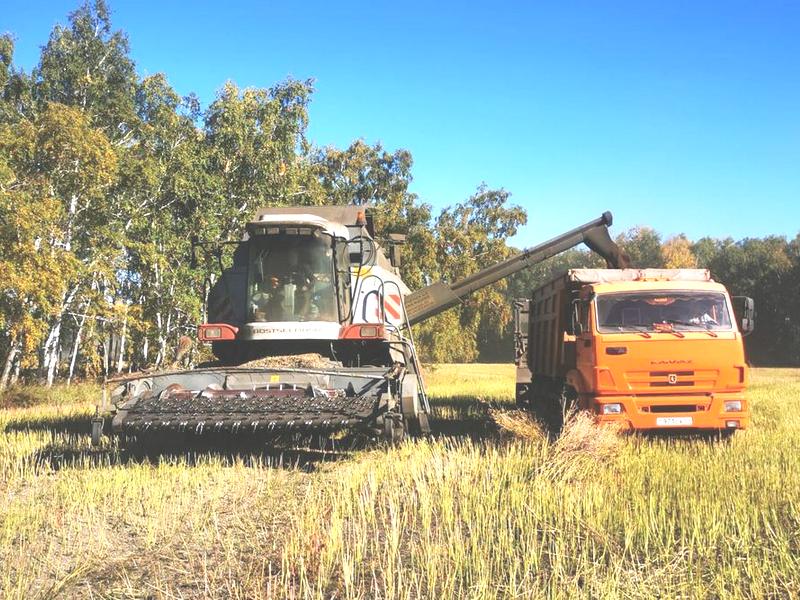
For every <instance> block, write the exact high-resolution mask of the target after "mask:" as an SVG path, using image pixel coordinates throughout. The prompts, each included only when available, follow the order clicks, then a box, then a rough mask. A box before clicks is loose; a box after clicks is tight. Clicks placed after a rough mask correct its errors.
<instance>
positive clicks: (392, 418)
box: [93, 206, 621, 443]
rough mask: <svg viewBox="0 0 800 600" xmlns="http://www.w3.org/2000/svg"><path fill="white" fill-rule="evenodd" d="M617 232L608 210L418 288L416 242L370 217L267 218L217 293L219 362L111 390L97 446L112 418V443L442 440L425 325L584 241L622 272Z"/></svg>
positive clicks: (285, 211)
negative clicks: (419, 336)
mask: <svg viewBox="0 0 800 600" xmlns="http://www.w3.org/2000/svg"><path fill="white" fill-rule="evenodd" d="M610 224H611V214H610V213H604V214H603V216H602V217H600V218H599V219H596V220H594V221H591V222H589V223H586V224H585V225H582V226H580V227H577V228H575V229H573V230H571V231H568V232H566V233H565V234H563V235H560V236H557V237H556V238H553V239H551V240H549V241H547V242H545V243H543V244H540V245H538V246H535V247H533V248H530V249H528V250H525V251H523V252H521V253H519V254H516V255H514V256H512V257H511V258H509V259H506V260H504V261H501V262H499V263H497V264H495V265H491V266H487V267H486V268H484V269H482V270H481V271H479V272H478V273H475V274H474V275H472V276H470V277H467V278H465V279H462V280H459V281H455V282H453V283H444V282H438V283H435V284H432V285H430V286H427V287H425V288H423V289H421V290H418V291H416V292H411V290H409V289H408V287H407V286H406V285H405V284H404V283H403V281H402V279H401V277H400V271H399V268H398V267H399V263H400V253H399V246H400V244H402V242H403V240H404V238H403V236H401V235H397V234H395V235H390V236H389V237H388V239H386V240H378V239H377V238H376V236H375V232H374V230H373V227H372V224H371V219H370V215H369V211H368V210H366V209H365V208H364V207H359V206H325V207H292V208H266V209H262V210H260V211H258V213H257V214H256V215H255V217H254V219H253V220H252V221H250V222H249V223H248V224H247V227H246V231H245V233H244V235H243V238H242V240H241V241H240V242H238V243H237V245H236V248H235V250H234V252H233V261H232V264H231V265H230V266H229V267H227V268H224V269H222V272H221V274H220V276H219V278H218V279H217V281H216V282H215V284H214V285H213V287H212V289H211V290H210V293H209V297H208V322H207V323H205V324H203V325H200V327H199V338H200V340H201V341H203V342H207V343H210V344H211V346H212V350H213V353H214V355H215V356H216V358H217V361H216V362H215V363H209V364H204V365H200V366H199V367H198V368H195V369H190V370H185V371H162V372H144V373H137V374H132V375H127V376H124V377H120V378H115V379H113V380H109V382H108V383H109V386H107V387H108V388H109V392H110V393H109V394H108V395H104V401H103V403H102V404H101V405H100V406H99V407H98V416H97V418H96V419H95V421H94V424H93V441H94V442H96V443H99V439H100V436H101V434H102V432H103V424H104V417H106V416H109V415H110V416H111V425H110V431H111V432H112V433H114V434H115V435H118V436H121V437H122V438H124V439H126V440H130V439H133V440H135V441H137V442H141V441H145V443H147V442H149V441H150V440H151V439H153V438H154V437H158V438H163V437H167V438H171V439H173V440H175V439H177V440H178V441H179V443H180V441H181V440H183V439H184V437H185V436H201V435H202V436H205V435H216V434H219V435H226V436H230V435H236V436H245V435H246V436H257V437H259V438H266V439H268V440H270V441H272V440H275V439H277V438H286V437H289V438H291V439H292V440H295V441H296V440H297V438H298V436H300V435H305V434H309V433H311V434H322V435H327V436H330V434H332V433H335V432H338V431H342V430H346V431H362V432H367V433H370V434H371V435H379V436H383V437H385V438H388V439H389V440H393V441H395V440H397V439H400V438H402V437H403V436H404V435H405V434H406V433H407V432H411V433H425V432H428V431H430V428H429V425H428V416H429V414H430V405H429V403H428V399H427V395H426V393H425V386H424V382H423V379H422V373H421V368H420V363H419V359H418V357H417V352H416V347H415V344H414V338H413V333H412V327H411V326H412V325H413V324H415V323H419V322H421V321H423V320H425V319H427V318H429V317H431V316H434V315H436V314H438V313H440V312H442V311H444V310H446V309H447V308H449V307H451V306H453V305H455V304H457V303H458V302H459V301H461V299H463V298H464V297H466V296H468V295H469V294H471V293H472V292H474V291H476V290H478V289H480V288H483V287H485V286H487V285H490V284H492V283H494V282H496V281H498V280H500V279H502V278H504V277H507V276H508V275H511V274H512V273H515V272H517V271H520V270H522V269H524V268H526V267H529V266H532V265H534V264H537V263H539V262H541V261H542V260H544V259H546V258H549V257H551V256H554V255H555V254H558V253H559V252H562V251H564V250H567V249H568V248H572V247H573V246H576V245H578V244H580V243H585V244H586V245H587V246H589V247H590V248H591V249H593V250H595V251H596V252H598V253H600V254H601V255H602V256H604V257H605V258H606V260H607V261H609V262H614V261H616V262H618V261H619V259H620V256H621V254H620V251H619V248H618V247H617V246H616V244H614V242H613V241H612V240H611V238H610V237H609V235H608V226H609V225H610ZM384 247H386V248H387V249H388V256H387V253H384ZM110 388H113V389H110Z"/></svg>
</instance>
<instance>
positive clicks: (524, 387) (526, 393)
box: [516, 383, 531, 408]
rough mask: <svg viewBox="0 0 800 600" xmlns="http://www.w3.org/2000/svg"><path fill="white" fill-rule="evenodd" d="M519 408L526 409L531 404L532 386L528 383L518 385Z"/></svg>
mask: <svg viewBox="0 0 800 600" xmlns="http://www.w3.org/2000/svg"><path fill="white" fill-rule="evenodd" d="M516 398H517V406H518V407H520V408H524V407H526V406H530V404H531V386H530V385H528V384H527V383H518V384H517V396H516Z"/></svg>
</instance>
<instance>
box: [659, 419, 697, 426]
mask: <svg viewBox="0 0 800 600" xmlns="http://www.w3.org/2000/svg"><path fill="white" fill-rule="evenodd" d="M691 424H692V417H656V425H658V426H659V427H687V426H689V425H691Z"/></svg>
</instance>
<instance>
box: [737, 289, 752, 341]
mask: <svg viewBox="0 0 800 600" xmlns="http://www.w3.org/2000/svg"><path fill="white" fill-rule="evenodd" d="M732 300H733V313H734V314H735V315H736V320H737V321H738V322H739V330H740V331H741V332H742V335H744V336H748V335H750V334H751V333H753V330H754V329H755V328H756V303H755V302H754V301H753V299H752V298H748V297H747V296H734V297H733V298H732Z"/></svg>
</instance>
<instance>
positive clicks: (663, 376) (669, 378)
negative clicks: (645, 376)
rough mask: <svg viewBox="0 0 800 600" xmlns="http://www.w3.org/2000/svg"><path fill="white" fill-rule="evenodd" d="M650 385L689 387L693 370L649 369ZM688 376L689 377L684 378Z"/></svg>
mask: <svg viewBox="0 0 800 600" xmlns="http://www.w3.org/2000/svg"><path fill="white" fill-rule="evenodd" d="M650 377H651V380H650V387H691V386H693V385H694V371H650ZM687 377H690V378H691V379H686V378H687Z"/></svg>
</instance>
